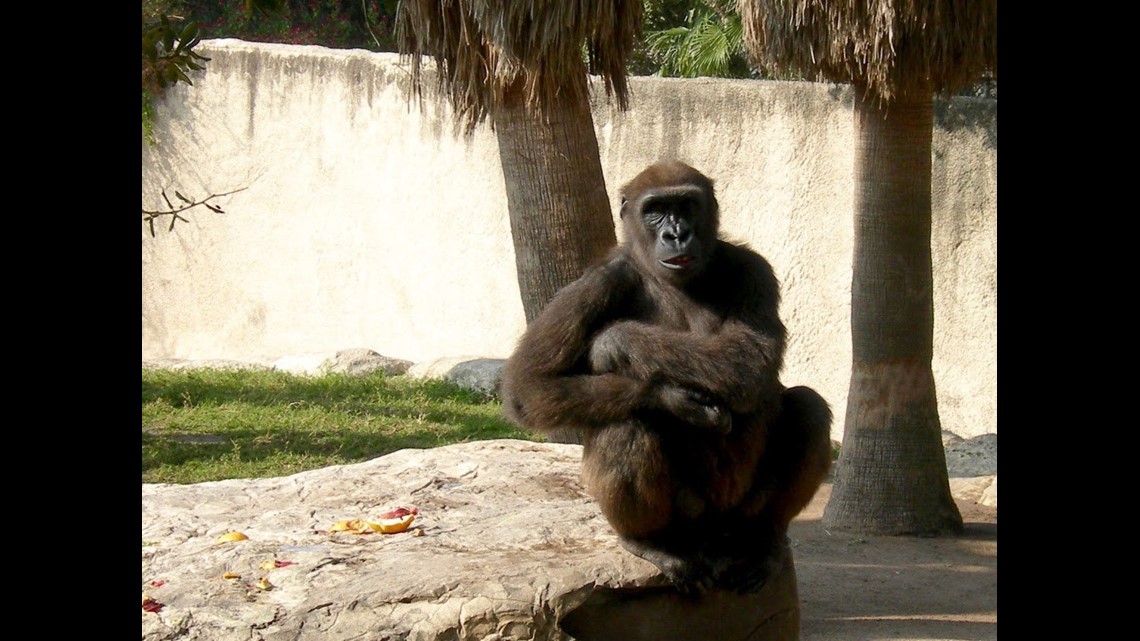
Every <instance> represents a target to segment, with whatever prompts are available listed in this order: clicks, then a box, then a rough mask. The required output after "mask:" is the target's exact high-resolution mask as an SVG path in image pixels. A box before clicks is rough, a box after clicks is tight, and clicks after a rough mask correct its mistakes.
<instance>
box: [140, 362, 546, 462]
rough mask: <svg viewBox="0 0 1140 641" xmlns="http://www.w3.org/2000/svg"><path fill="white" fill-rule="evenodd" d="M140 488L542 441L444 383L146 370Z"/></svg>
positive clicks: (497, 409)
mask: <svg viewBox="0 0 1140 641" xmlns="http://www.w3.org/2000/svg"><path fill="white" fill-rule="evenodd" d="M142 425H143V431H142V482H144V483H198V482H201V481H217V480H222V479H229V478H256V477H266V476H282V475H287V474H293V473H296V472H301V471H304V470H310V469H314V468H319V467H325V466H328V465H338V464H342V463H354V462H359V461H364V460H368V459H371V458H375V457H377V456H382V455H384V454H388V453H390V452H394V451H396V450H399V449H403V448H427V447H438V446H440V445H448V444H451V443H459V442H463V441H479V440H488V439H496V438H521V439H527V440H541V438H540V437H538V436H536V435H534V434H531V433H529V432H525V431H522V430H519V429H518V428H516V427H515V426H513V425H512V424H510V423H508V422H507V421H506V419H504V418H503V417H502V406H501V405H500V403H499V402H498V401H496V400H493V399H489V398H487V397H486V396H484V395H482V394H479V393H478V392H471V391H467V390H464V389H462V388H459V387H457V386H455V385H452V384H450V383H447V382H444V381H423V380H420V381H413V380H409V379H406V378H405V377H402V376H396V377H386V376H384V375H383V374H381V373H377V374H373V375H371V376H367V377H353V376H347V375H340V374H329V375H326V376H321V377H305V376H295V375H291V374H286V373H283V372H274V371H268V372H266V371H223V370H206V369H202V370H179V371H174V370H159V369H144V370H142Z"/></svg>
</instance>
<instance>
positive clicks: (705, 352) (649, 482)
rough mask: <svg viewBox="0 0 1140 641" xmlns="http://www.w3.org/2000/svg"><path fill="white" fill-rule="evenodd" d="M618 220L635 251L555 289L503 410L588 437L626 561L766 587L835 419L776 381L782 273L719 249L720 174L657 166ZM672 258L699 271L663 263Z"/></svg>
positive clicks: (592, 477) (708, 582) (688, 588)
mask: <svg viewBox="0 0 1140 641" xmlns="http://www.w3.org/2000/svg"><path fill="white" fill-rule="evenodd" d="M621 215H622V220H623V228H624V235H625V242H624V243H623V245H622V246H620V247H618V248H617V249H615V250H614V252H613V253H612V254H611V255H610V256H609V257H608V259H606V260H605V261H604V262H602V263H601V264H599V265H597V266H595V267H592V268H591V269H589V270H587V271H586V273H585V274H584V275H583V276H582V277H581V278H580V279H579V280H577V281H575V282H574V283H571V284H570V285H569V286H567V287H566V288H564V289H563V290H562V291H560V292H559V293H558V294H557V295H556V296H555V297H554V298H553V299H552V300H551V301H550V303H548V304H547V306H546V308H545V309H544V310H543V312H542V313H541V314H540V315H539V317H538V318H536V319H535V320H534V321H533V322H532V323H531V324H530V326H529V327H528V328H527V331H526V333H525V334H524V336H523V337H522V339H521V340H520V342H519V345H518V348H517V349H516V351H515V353H514V354H513V355H512V356H511V358H510V359H509V360H508V361H507V364H506V367H505V369H504V371H503V386H502V394H503V400H504V410H505V412H506V414H507V416H508V417H510V418H511V419H512V420H514V421H515V422H517V423H518V424H520V425H522V426H524V427H526V428H530V429H535V430H544V431H547V430H560V429H576V430H581V431H582V434H583V443H584V446H585V449H584V453H583V459H582V473H583V478H584V480H585V483H586V486H587V488H588V489H589V491H590V492H591V494H592V495H593V496H594V497H595V498H596V499H597V501H598V502H599V504H600V505H601V508H602V512H603V513H604V514H605V516H606V518H607V519H608V520H609V522H610V524H611V525H612V526H613V527H614V529H615V530H616V531H617V532H618V534H619V535H620V536H621V538H622V542H623V544H624V545H625V547H626V548H627V549H629V550H630V551H632V552H634V553H635V554H638V555H639V556H642V557H643V558H646V559H647V560H649V561H651V562H653V563H654V564H655V565H657V566H658V567H659V568H660V569H661V570H662V571H663V572H664V573H665V574H666V575H667V576H668V577H669V578H670V579H671V580H672V581H673V582H674V583H675V584H676V585H677V587H678V588H680V589H681V590H682V591H684V592H687V593H696V592H701V591H703V590H704V589H706V588H708V587H710V586H712V585H714V584H717V585H721V586H723V587H728V588H731V589H737V590H741V591H748V590H756V589H759V587H760V586H762V585H763V583H764V581H765V580H766V579H767V577H768V575H769V573H770V572H771V571H773V570H774V569H776V568H778V567H779V564H780V563H782V562H783V556H782V555H783V554H784V553H785V552H786V545H785V537H786V531H787V527H788V523H789V522H790V521H791V520H792V518H793V517H794V516H795V515H796V514H798V513H799V512H800V511H801V510H802V509H803V508H804V507H805V506H806V505H807V503H808V501H810V500H811V497H812V496H813V495H814V494H815V491H816V489H818V487H819V484H820V482H821V481H822V480H823V478H824V476H825V475H826V473H827V470H828V467H829V465H830V461H831V458H830V427H831V412H830V410H829V409H828V406H827V404H826V403H825V402H824V401H823V399H822V398H820V396H819V395H818V394H816V393H815V392H814V391H812V390H810V389H808V388H804V387H799V388H792V389H787V390H785V389H784V387H783V385H782V384H781V383H780V380H779V372H780V368H781V366H782V364H783V357H784V346H785V329H784V325H783V323H782V322H781V321H780V318H779V315H778V305H779V286H778V283H777V281H776V277H775V275H774V274H773V272H772V268H771V266H770V265H769V264H768V262H767V261H766V260H764V258H762V257H761V256H759V255H758V254H756V253H755V252H753V251H752V250H750V249H748V248H747V247H745V246H743V245H738V244H733V243H730V242H727V241H724V240H720V239H718V237H717V230H718V205H717V202H716V198H715V195H714V192H713V186H712V182H711V181H710V180H709V179H708V178H706V177H705V176H704V175H702V174H701V173H700V172H698V171H696V170H695V169H693V168H692V167H689V166H688V165H685V164H682V163H678V162H669V163H658V164H656V165H653V166H651V167H649V168H648V169H646V170H645V171H643V172H642V173H641V174H640V175H638V176H637V177H636V178H634V179H633V180H632V181H631V182H630V183H629V184H627V185H626V186H625V187H624V188H623V189H622V212H621ZM690 232H691V233H690ZM678 255H684V256H687V257H692V258H694V260H693V261H692V263H691V264H688V266H686V267H680V268H678V267H675V266H674V267H673V268H670V266H669V265H666V264H664V263H663V262H661V261H663V260H666V259H673V257H675V256H678ZM680 260H682V262H684V261H685V260H688V259H680Z"/></svg>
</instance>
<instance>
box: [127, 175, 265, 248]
mask: <svg viewBox="0 0 1140 641" xmlns="http://www.w3.org/2000/svg"><path fill="white" fill-rule="evenodd" d="M246 189H248V187H242V188H240V189H235V190H233V191H227V192H223V193H220V194H210V195H209V196H206V197H205V198H203V199H202V200H193V199H191V198H187V197H186V196H183V195H182V194H180V193H179V192H178V190H175V191H174V195H175V196H176V197H177V198H178V199H179V200H181V201H182V202H184V203H186V204H185V205H181V206H179V207H175V206H174V203H172V202H170V198H169V197H167V195H166V190H165V189H163V190H162V199H163V200H164V201H166V206H167V207H168V209H167V210H166V211H151V210H149V209H143V210H142V216H143V220H144V221H146V223H147V225H148V227H149V229H150V235H151V237H152V238H153V237H154V221H155V219H156V218H160V217H162V216H170V217H171V218H170V226H169V227H168V228H167V231H173V230H174V223H175V222H177V221H179V220H181V221H182V222H184V223H188V222H190V221H189V220H188V219H187V218H184V217H182V216H179V214H181V213H182V212H184V211H186V210H187V209H193V208H194V207H197V206H199V205H202V206H203V207H205V208H206V209H209V210H210V211H212V212H214V213H215V214H224V213H226V212H225V210H223V209H222V208H221V207H219V206H218V205H211V204H210V200H211V199H214V198H221V197H222V196H229V195H231V194H236V193H238V192H239V191H245V190H246Z"/></svg>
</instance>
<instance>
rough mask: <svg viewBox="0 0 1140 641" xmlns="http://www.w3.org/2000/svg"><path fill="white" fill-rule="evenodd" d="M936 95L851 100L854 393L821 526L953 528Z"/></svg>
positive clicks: (889, 530) (958, 521)
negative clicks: (934, 232) (940, 330)
mask: <svg viewBox="0 0 1140 641" xmlns="http://www.w3.org/2000/svg"><path fill="white" fill-rule="evenodd" d="M932 93H933V92H932V91H928V90H927V88H925V87H922V88H917V89H915V90H913V91H910V92H908V93H905V94H902V95H899V96H898V97H896V98H895V99H894V100H892V101H891V102H890V103H888V104H885V105H884V104H880V103H879V101H878V99H877V98H875V97H874V96H868V95H867V94H866V92H865V91H862V90H858V91H857V96H863V97H862V98H860V97H857V98H856V101H855V139H856V142H855V144H856V148H855V212H854V213H855V216H854V218H855V252H854V263H853V268H852V271H853V274H852V286H851V337H852V367H851V385H850V388H849V390H848V395H847V416H846V419H845V426H844V434H843V448H842V450H841V453H840V457H839V461H838V463H837V465H836V469H835V484H834V487H833V489H832V494H831V499H830V500H829V502H828V505H827V508H826V509H825V511H824V515H823V523H824V525H825V526H827V527H830V528H835V529H846V530H855V531H860V532H866V533H874V534H927V535H928V534H941V533H947V532H953V531H957V530H960V529H961V527H962V516H961V514H960V513H959V512H958V507H957V505H955V504H954V499H953V497H952V496H951V495H950V482H949V476H948V474H947V470H946V452H945V450H944V449H943V447H942V428H941V424H940V422H939V418H938V401H937V397H936V394H935V389H934V375H933V372H932V370H931V357H932V354H933V337H934V299H933V278H932V271H931V270H932V267H931V254H930V224H931V220H930V167H931V160H930V153H931V136H932V132H933V118H934V115H933V114H934V112H933V108H932Z"/></svg>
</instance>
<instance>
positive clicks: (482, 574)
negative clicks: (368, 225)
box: [142, 440, 799, 641]
mask: <svg viewBox="0 0 1140 641" xmlns="http://www.w3.org/2000/svg"><path fill="white" fill-rule="evenodd" d="M581 452H582V448H581V446H578V445H564V444H553V443H532V442H527V441H516V440H496V441H481V442H472V443H462V444H457V445H451V446H447V447H441V448H436V449H430V450H401V451H398V452H394V453H392V454H389V455H387V456H383V457H379V458H376V459H373V460H370V461H366V462H363V463H357V464H352V465H342V466H334V467H328V468H323V469H318V470H312V471H308V472H302V473H300V474H295V475H292V476H287V477H279V478H267V479H241V480H226V481H218V482H211V483H199V484H194V485H171V484H144V485H143V487H142V539H143V548H142V589H143V593H144V603H147V604H148V605H149V607H144V609H143V613H142V628H143V632H142V635H143V639H144V641H146V640H152V641H158V640H160V639H172V638H178V639H180V640H184V641H197V640H201V641H205V640H210V641H229V640H234V641H236V640H238V639H240V640H242V641H246V640H249V639H262V640H282V641H283V640H285V639H288V640H290V641H306V640H314V641H315V640H318V639H319V640H321V641H337V640H342V639H343V640H349V639H376V640H380V639H385V640H390V641H394V640H409V641H427V640H432V641H436V640H444V639H449V640H458V641H474V640H479V641H510V640H518V641H522V640H527V641H546V640H551V641H568V640H570V639H578V640H579V641H608V640H610V639H615V640H616V639H622V640H624V641H638V640H640V639H658V640H663V639H682V640H683V639H741V640H744V639H748V640H749V641H776V640H780V641H789V640H791V639H795V638H796V635H797V631H798V628H799V607H798V597H797V593H796V581H795V570H794V567H793V565H792V562H791V555H790V554H789V561H788V563H787V564H786V565H785V567H784V569H783V571H782V572H781V573H779V574H778V575H776V576H775V577H773V578H772V579H771V580H770V581H769V583H768V584H767V585H766V586H765V588H764V589H763V590H762V591H760V592H759V593H757V594H754V595H747V596H740V595H736V594H732V593H723V592H720V591H714V592H712V593H710V594H708V595H706V596H705V597H702V598H700V599H685V598H681V596H680V595H679V594H678V593H677V592H676V590H674V589H673V588H672V587H671V586H670V585H668V583H667V581H666V580H665V578H664V577H663V576H662V575H661V574H660V573H659V572H658V571H657V569H656V568H655V567H654V566H653V565H651V564H650V563H648V562H646V561H644V560H642V559H640V558H638V557H635V556H633V555H632V554H630V553H628V552H626V551H625V550H624V549H623V548H622V547H621V546H620V544H619V542H618V539H617V537H616V536H615V535H614V533H613V531H612V530H611V529H610V527H609V525H608V524H607V523H606V521H605V519H604V517H603V516H602V514H601V512H600V511H599V510H598V507H597V505H596V504H595V503H594V502H593V500H592V499H590V497H589V496H588V495H587V494H586V493H585V491H584V489H583V487H582V485H581V481H580V464H581V463H580V462H581ZM397 506H415V507H416V508H417V509H418V511H419V513H418V516H417V517H416V520H415V521H414V522H413V523H412V525H411V527H410V528H409V529H408V530H406V531H404V532H400V533H394V534H381V533H369V534H352V533H349V532H339V531H335V529H336V528H334V524H336V523H338V522H340V521H344V520H348V519H363V520H365V521H371V522H375V521H376V520H377V519H378V517H379V516H380V514H381V513H383V512H385V511H388V510H390V509H392V508H394V507H397ZM230 532H241V533H242V534H243V535H244V536H245V537H248V538H246V539H244V540H238V541H224V540H219V537H222V536H223V535H225V534H227V533H230ZM227 573H232V574H227ZM234 575H236V578H227V577H233V576H234ZM145 599H150V601H149V602H146V601H145ZM571 634H573V635H574V636H571Z"/></svg>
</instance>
